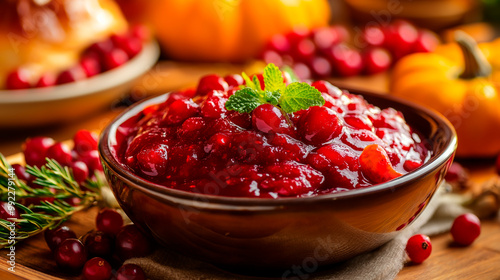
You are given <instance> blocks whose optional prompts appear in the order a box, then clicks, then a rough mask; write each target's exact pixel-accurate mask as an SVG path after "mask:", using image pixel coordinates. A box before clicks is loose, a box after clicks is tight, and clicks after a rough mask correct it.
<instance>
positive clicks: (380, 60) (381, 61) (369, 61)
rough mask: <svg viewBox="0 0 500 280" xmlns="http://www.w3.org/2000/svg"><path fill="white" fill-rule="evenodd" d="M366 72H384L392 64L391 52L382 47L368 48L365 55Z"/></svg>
mask: <svg viewBox="0 0 500 280" xmlns="http://www.w3.org/2000/svg"><path fill="white" fill-rule="evenodd" d="M363 61H364V72H365V74H368V75H373V74H377V73H380V72H384V71H386V70H387V69H389V67H390V66H391V64H392V59H391V54H390V53H389V52H388V51H387V50H385V49H382V48H372V49H368V50H367V51H366V52H365V53H364V55H363Z"/></svg>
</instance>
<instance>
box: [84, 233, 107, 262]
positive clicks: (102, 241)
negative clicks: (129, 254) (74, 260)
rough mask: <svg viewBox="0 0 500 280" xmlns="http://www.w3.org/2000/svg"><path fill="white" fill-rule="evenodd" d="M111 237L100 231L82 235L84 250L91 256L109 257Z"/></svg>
mask: <svg viewBox="0 0 500 280" xmlns="http://www.w3.org/2000/svg"><path fill="white" fill-rule="evenodd" d="M113 241H114V240H113V237H112V236H110V235H109V234H107V233H104V232H102V231H91V232H89V233H87V234H85V236H84V237H83V244H84V245H85V250H87V253H88V254H89V256H91V257H103V258H105V257H109V256H111V255H112V253H113V247H114V242H113Z"/></svg>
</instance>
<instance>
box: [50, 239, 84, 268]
mask: <svg viewBox="0 0 500 280" xmlns="http://www.w3.org/2000/svg"><path fill="white" fill-rule="evenodd" d="M55 259H56V262H57V265H59V267H61V268H63V269H67V270H70V271H75V270H76V271H79V270H80V269H81V268H82V267H83V265H84V264H85V262H86V261H87V253H86V252H85V248H84V247H83V244H82V242H81V241H80V240H78V239H75V238H68V239H66V240H64V241H63V242H61V244H59V247H57V249H56V253H55Z"/></svg>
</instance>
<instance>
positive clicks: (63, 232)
mask: <svg viewBox="0 0 500 280" xmlns="http://www.w3.org/2000/svg"><path fill="white" fill-rule="evenodd" d="M44 237H45V242H46V243H47V246H49V248H50V250H51V251H52V252H55V251H56V249H57V247H59V245H60V244H61V243H62V242H63V241H65V240H66V239H69V238H76V234H75V232H74V231H72V230H71V229H70V228H68V227H67V226H61V227H57V228H55V229H52V230H50V229H48V230H46V231H45V232H44Z"/></svg>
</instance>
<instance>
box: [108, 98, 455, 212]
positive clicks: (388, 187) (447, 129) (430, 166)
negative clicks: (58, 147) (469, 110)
mask: <svg viewBox="0 0 500 280" xmlns="http://www.w3.org/2000/svg"><path fill="white" fill-rule="evenodd" d="M343 89H346V88H343ZM346 90H348V91H349V92H350V93H353V94H358V95H361V96H363V97H365V96H374V97H378V98H382V99H388V100H389V101H391V102H396V103H401V104H402V105H403V106H407V107H411V108H412V109H414V110H415V112H416V113H418V114H420V115H423V116H426V117H430V118H431V119H432V120H433V121H434V122H436V123H437V124H438V127H441V128H444V133H445V135H449V136H450V137H449V138H448V139H446V142H445V144H444V148H443V149H442V150H441V151H439V153H437V154H435V155H433V156H431V158H430V159H429V160H428V161H427V162H426V163H424V164H423V165H422V166H421V167H419V168H418V169H416V170H414V171H412V172H409V173H407V174H404V175H403V176H401V177H398V178H395V179H393V180H391V181H388V182H384V183H381V184H376V185H373V186H370V187H366V188H360V189H353V190H348V191H342V192H337V193H329V194H320V195H315V196H310V197H285V198H281V197H280V198H249V197H227V196H218V195H211V194H203V193H192V192H187V191H183V190H177V189H171V188H167V187H165V186H162V185H160V184H156V183H153V182H150V181H147V180H146V179H143V178H141V177H139V176H138V175H135V174H134V173H132V172H131V171H129V170H126V169H125V168H123V166H122V163H120V162H119V161H118V160H117V159H116V158H115V157H114V156H113V154H112V153H111V150H110V136H111V137H115V136H116V134H115V133H116V130H117V128H118V127H119V125H121V124H122V123H123V122H124V121H126V120H128V119H129V118H131V117H133V116H135V115H136V114H137V113H139V112H140V111H141V110H142V109H144V108H145V107H147V106H149V105H153V104H157V103H159V102H162V101H165V100H166V98H168V96H169V94H170V93H171V92H168V93H164V94H161V95H157V96H151V97H149V98H147V99H144V100H142V101H140V102H137V103H136V104H133V105H132V106H130V107H129V108H127V109H126V110H125V111H124V112H122V113H121V114H120V115H118V116H117V117H116V118H115V119H114V120H112V121H111V122H110V123H109V124H108V125H107V126H106V128H105V129H104V130H103V131H102V133H101V135H100V138H99V153H100V157H101V161H103V164H107V165H108V166H109V168H111V169H113V171H114V172H116V173H117V174H118V175H119V176H120V177H121V179H125V180H127V181H129V182H131V183H133V184H134V185H133V186H131V187H133V188H138V189H141V190H142V191H144V192H146V193H154V194H155V195H166V196H168V197H171V198H177V199H185V200H192V201H195V202H198V203H208V204H211V203H214V204H220V205H227V206H256V207H266V206H269V207H275V206H280V205H284V204H286V205H296V204H309V203H312V202H315V203H316V202H328V201H333V200H344V199H350V198H355V197H356V198H357V197H360V196H368V195H372V194H376V193H379V192H384V191H395V190H396V189H399V188H402V187H404V186H406V185H408V183H410V182H415V181H417V180H419V179H421V178H423V177H425V175H426V174H428V173H430V172H432V170H436V169H437V168H438V167H439V166H441V165H443V164H445V163H446V162H447V161H448V160H449V159H450V158H453V157H454V153H455V150H456V147H457V135H456V132H455V129H454V127H453V125H452V124H451V123H450V122H449V121H448V120H447V119H446V118H445V117H444V116H443V115H441V114H440V113H438V112H437V111H435V110H433V109H430V108H427V107H424V106H421V105H419V104H416V103H413V102H411V101H407V100H404V99H401V98H399V97H394V96H391V95H387V94H378V93H371V92H368V91H365V90H358V89H346Z"/></svg>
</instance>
